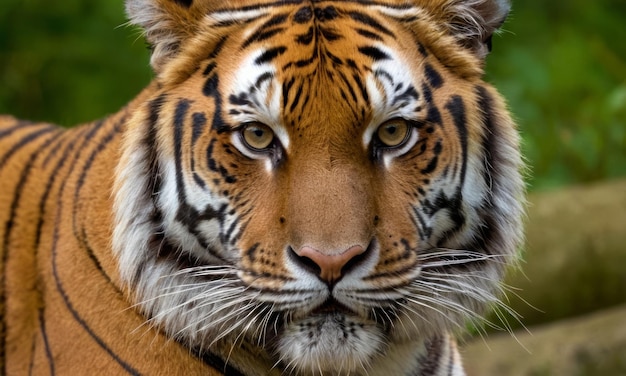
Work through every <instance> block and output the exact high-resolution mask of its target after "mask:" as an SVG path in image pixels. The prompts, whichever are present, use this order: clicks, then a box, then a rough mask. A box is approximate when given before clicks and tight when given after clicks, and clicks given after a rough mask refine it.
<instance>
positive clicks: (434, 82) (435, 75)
mask: <svg viewBox="0 0 626 376" xmlns="http://www.w3.org/2000/svg"><path fill="white" fill-rule="evenodd" d="M424 75H425V76H426V79H427V80H428V83H429V84H430V86H431V87H432V88H433V89H438V88H440V87H441V86H442V85H443V82H444V81H443V78H442V77H441V75H440V74H439V72H437V70H436V69H435V68H433V66H432V65H430V64H428V63H426V64H424Z"/></svg>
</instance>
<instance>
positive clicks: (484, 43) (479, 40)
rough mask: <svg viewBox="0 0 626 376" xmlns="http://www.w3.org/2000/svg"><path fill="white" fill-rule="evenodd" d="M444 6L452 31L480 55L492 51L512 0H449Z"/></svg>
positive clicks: (485, 54) (449, 27)
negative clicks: (496, 33)
mask: <svg viewBox="0 0 626 376" xmlns="http://www.w3.org/2000/svg"><path fill="white" fill-rule="evenodd" d="M444 3H446V4H445V5H444V7H443V8H441V9H440V10H441V11H442V12H443V13H444V15H443V16H444V17H445V19H446V20H447V22H446V23H447V26H448V29H449V30H450V32H451V33H452V34H453V35H454V36H455V37H456V38H457V39H458V40H459V41H460V42H461V44H463V45H464V46H466V47H468V48H470V49H471V50H472V51H473V52H474V53H475V54H476V55H477V56H478V57H479V58H480V59H484V58H485V57H486V56H487V54H488V53H489V52H490V51H491V37H492V36H493V34H494V32H496V31H497V30H498V29H499V28H500V26H502V24H503V23H504V21H505V19H506V17H507V15H508V14H509V11H510V10H511V3H510V1H509V0H448V1H444Z"/></svg>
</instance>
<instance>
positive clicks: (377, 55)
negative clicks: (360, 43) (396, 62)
mask: <svg viewBox="0 0 626 376" xmlns="http://www.w3.org/2000/svg"><path fill="white" fill-rule="evenodd" d="M359 52H360V53H362V54H363V55H365V56H368V57H370V58H372V60H374V61H380V60H389V59H391V57H390V56H389V55H387V54H386V53H385V52H383V51H382V50H381V49H380V48H377V47H372V46H365V47H359Z"/></svg>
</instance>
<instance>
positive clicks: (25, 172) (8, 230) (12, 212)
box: [0, 128, 61, 357]
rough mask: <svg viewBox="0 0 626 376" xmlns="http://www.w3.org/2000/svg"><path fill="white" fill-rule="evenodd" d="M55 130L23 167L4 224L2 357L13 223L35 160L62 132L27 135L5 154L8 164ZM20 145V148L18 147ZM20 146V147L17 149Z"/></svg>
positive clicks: (0, 341) (38, 132) (3, 353)
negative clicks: (36, 141) (15, 156)
mask: <svg viewBox="0 0 626 376" xmlns="http://www.w3.org/2000/svg"><path fill="white" fill-rule="evenodd" d="M53 130H57V132H58V133H57V134H56V135H54V136H52V137H51V138H49V139H48V140H46V141H45V142H44V144H43V145H42V146H41V148H39V149H37V150H35V151H34V152H33V153H31V155H30V157H29V159H28V161H27V162H26V164H25V165H24V166H23V168H22V172H21V174H20V177H19V180H18V182H17V185H16V186H15V189H14V191H13V199H12V201H11V207H10V209H9V219H8V220H7V222H6V223H5V224H4V225H5V228H4V238H3V239H2V248H1V250H2V251H3V252H2V269H3V271H2V276H0V286H1V288H2V291H1V292H0V299H1V301H2V302H3V304H2V316H1V318H0V319H1V320H2V321H1V323H0V325H1V327H0V330H1V333H0V336H1V337H2V338H0V355H1V356H2V357H4V356H5V351H6V322H5V320H6V317H7V315H6V313H7V305H6V274H7V271H6V268H7V261H8V259H9V254H10V252H9V242H10V240H11V234H12V229H13V222H14V221H15V217H16V216H17V209H18V205H19V203H20V198H21V195H22V192H23V188H24V184H26V179H27V178H28V176H29V173H30V170H31V168H32V165H33V162H34V160H35V158H37V156H38V154H39V152H40V151H41V150H43V149H45V148H46V147H47V146H48V145H49V144H50V143H51V142H53V141H54V139H56V138H57V137H59V136H60V135H61V131H60V130H59V129H56V128H44V129H40V130H38V131H36V132H33V133H31V134H29V135H27V136H26V137H24V138H22V139H21V140H20V142H19V143H18V144H16V145H14V147H13V148H11V149H10V150H9V152H8V153H7V154H5V158H3V161H4V162H6V160H8V158H9V157H10V156H11V155H12V154H14V153H15V152H16V151H17V150H19V149H20V148H21V147H22V146H25V145H26V144H28V143H29V142H32V141H34V140H35V139H37V138H38V137H39V136H41V135H43V134H46V133H49V132H51V131H53ZM18 145H19V146H18ZM15 146H18V147H15Z"/></svg>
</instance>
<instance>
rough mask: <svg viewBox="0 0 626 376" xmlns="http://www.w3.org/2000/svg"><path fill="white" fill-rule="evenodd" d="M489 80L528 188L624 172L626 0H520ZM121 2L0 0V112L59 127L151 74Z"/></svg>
mask: <svg viewBox="0 0 626 376" xmlns="http://www.w3.org/2000/svg"><path fill="white" fill-rule="evenodd" d="M513 3H514V11H513V12H512V14H511V17H510V19H509V21H508V22H507V23H506V25H505V32H504V33H503V34H502V35H501V36H500V37H497V38H495V40H494V44H495V49H494V52H493V54H492V55H491V56H490V57H489V59H488V65H487V68H488V73H487V78H488V80H489V81H491V82H493V83H494V84H495V85H496V86H497V87H498V88H499V89H500V90H501V91H502V92H503V93H504V95H505V96H506V97H507V98H508V100H509V103H510V107H511V110H512V111H513V113H514V114H515V116H516V118H517V119H518V122H519V124H520V130H521V132H522V135H523V138H524V154H525V156H526V158H527V160H528V163H529V165H530V167H531V171H532V174H531V178H530V185H531V189H539V188H546V187H552V186H555V185H562V184H566V183H576V182H588V181H594V180H600V179H606V178H611V177H617V176H626V127H625V125H626V124H625V123H626V43H624V40H626V28H624V27H623V17H624V15H626V2H624V1H623V0H599V1H587V0H555V1H550V2H546V1H541V0H517V1H515V0H514V1H513ZM148 59H149V57H148V51H147V50H146V48H145V45H144V42H143V39H142V38H140V33H139V31H137V30H136V29H134V28H132V27H128V26H125V18H124V14H123V3H122V0H114V1H95V2H94V1H87V0H66V1H63V2H53V3H49V2H46V1H43V0H2V6H0V113H12V114H15V115H17V116H19V117H22V118H28V119H33V120H47V121H52V122H56V123H60V124H64V125H71V124H75V123H80V122H85V121H88V120H92V119H94V118H98V117H102V116H104V115H105V114H107V113H111V112H115V111H117V110H118V109H119V108H120V107H122V106H123V105H124V104H125V103H126V102H127V101H129V100H130V99H131V98H132V97H133V96H134V95H136V94H137V93H138V92H139V91H140V90H141V88H142V87H144V86H145V85H146V84H147V83H148V82H149V80H150V78H151V73H150V69H149V66H148Z"/></svg>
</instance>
